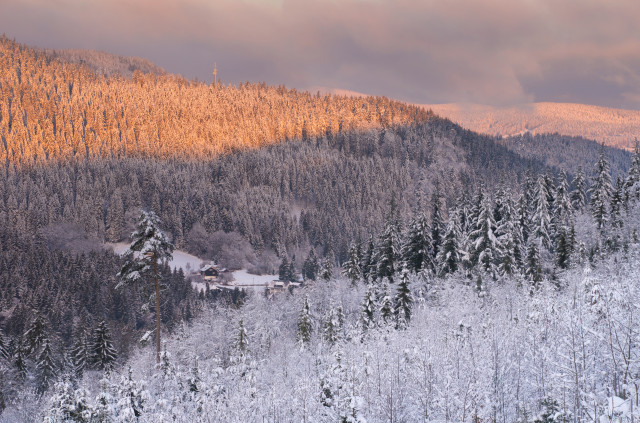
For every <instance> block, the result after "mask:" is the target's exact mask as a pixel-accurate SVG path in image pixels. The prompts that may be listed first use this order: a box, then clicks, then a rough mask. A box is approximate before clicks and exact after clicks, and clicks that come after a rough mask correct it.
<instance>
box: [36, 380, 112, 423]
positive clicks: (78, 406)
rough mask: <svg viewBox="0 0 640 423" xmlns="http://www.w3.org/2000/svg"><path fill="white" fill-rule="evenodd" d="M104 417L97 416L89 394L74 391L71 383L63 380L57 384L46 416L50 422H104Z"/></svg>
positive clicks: (46, 419)
mask: <svg viewBox="0 0 640 423" xmlns="http://www.w3.org/2000/svg"><path fill="white" fill-rule="evenodd" d="M101 417H102V416H100V415H96V413H95V412H94V410H93V409H92V407H91V406H90V405H89V401H88V400H87V392H86V391H85V390H84V389H82V388H80V389H77V390H74V389H73V386H72V385H71V383H69V381H67V380H63V381H60V382H57V383H56V384H55V390H54V393H53V396H52V397H51V398H50V399H49V410H48V411H47V413H46V415H45V421H48V422H78V423H85V422H86V423H88V422H94V421H95V422H103V421H107V420H105V419H101Z"/></svg>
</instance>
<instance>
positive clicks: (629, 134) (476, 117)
mask: <svg viewBox="0 0 640 423" xmlns="http://www.w3.org/2000/svg"><path fill="white" fill-rule="evenodd" d="M424 107H425V108H427V109H431V110H433V111H434V113H436V114H438V115H440V116H443V117H446V118H449V119H451V120H452V121H454V122H456V123H458V124H460V125H462V126H463V127H465V128H469V129H471V130H473V131H477V132H481V133H484V134H490V135H502V136H512V135H521V134H523V133H525V132H530V133H531V134H533V135H535V134H544V133H559V134H562V135H569V136H578V137H584V138H589V139H593V140H596V141H599V142H602V143H604V144H605V145H608V146H612V147H618V148H624V149H627V150H629V149H631V148H632V147H633V140H634V139H635V138H640V111H637V110H623V109H612V108H607V107H598V106H590V105H586V104H573V103H529V104H523V105H520V106H513V107H493V106H486V105H480V104H459V103H452V104H431V105H424Z"/></svg>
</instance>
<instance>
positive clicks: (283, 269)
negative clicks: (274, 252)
mask: <svg viewBox="0 0 640 423" xmlns="http://www.w3.org/2000/svg"><path fill="white" fill-rule="evenodd" d="M278 279H280V280H281V281H283V282H292V281H293V273H292V272H291V266H290V263H289V259H288V258H287V256H286V255H285V256H283V257H282V263H280V267H279V269H278Z"/></svg>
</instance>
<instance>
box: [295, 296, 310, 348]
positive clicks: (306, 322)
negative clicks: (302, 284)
mask: <svg viewBox="0 0 640 423" xmlns="http://www.w3.org/2000/svg"><path fill="white" fill-rule="evenodd" d="M312 332H313V324H312V321H311V308H310V306H309V296H307V295H305V296H304V299H303V301H302V310H300V315H299V316H298V342H300V344H301V345H302V346H305V345H308V344H309V342H311V334H312Z"/></svg>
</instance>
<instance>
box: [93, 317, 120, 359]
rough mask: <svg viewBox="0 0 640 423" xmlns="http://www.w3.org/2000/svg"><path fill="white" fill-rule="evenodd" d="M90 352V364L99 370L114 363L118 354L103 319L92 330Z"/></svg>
mask: <svg viewBox="0 0 640 423" xmlns="http://www.w3.org/2000/svg"><path fill="white" fill-rule="evenodd" d="M90 352H91V362H92V364H93V365H94V366H95V367H96V368H98V369H100V370H105V369H110V368H112V367H113V365H114V364H115V361H116V358H117V357H118V354H117V353H116V350H115V348H114V347H113V343H112V341H111V334H110V333H109V328H108V327H107V323H106V322H105V321H104V320H101V321H100V322H99V323H98V326H96V328H95V329H94V331H93V339H92V342H91V348H90Z"/></svg>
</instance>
